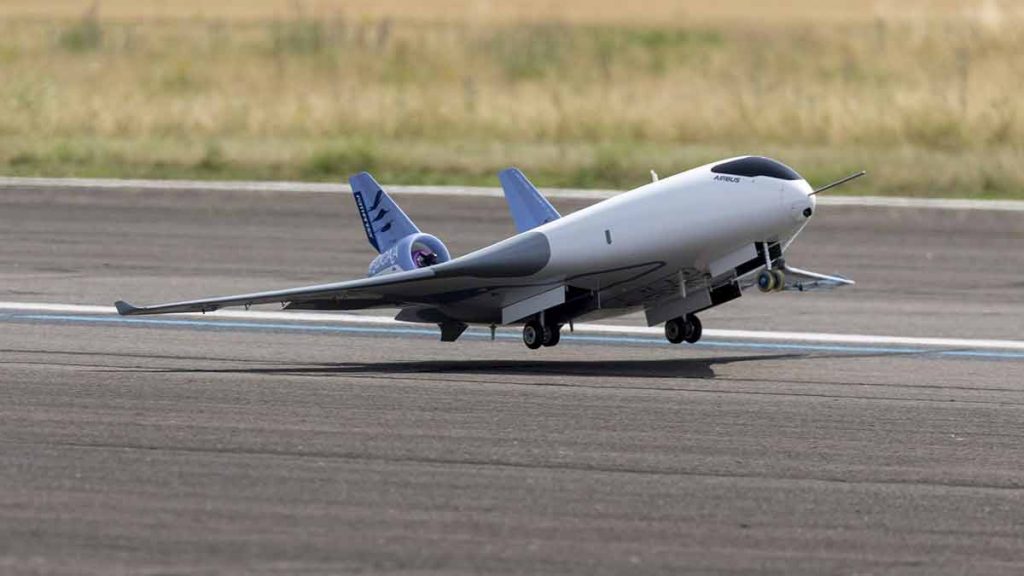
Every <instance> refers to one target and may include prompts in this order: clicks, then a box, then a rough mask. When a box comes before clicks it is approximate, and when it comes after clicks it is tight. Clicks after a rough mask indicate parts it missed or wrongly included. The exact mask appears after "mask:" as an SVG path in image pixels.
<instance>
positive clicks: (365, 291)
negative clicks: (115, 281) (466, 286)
mask: <svg viewBox="0 0 1024 576" xmlns="http://www.w3.org/2000/svg"><path fill="white" fill-rule="evenodd" d="M433 277H434V273H433V271H432V270H430V269H429V268H421V269H419V270H411V271H408V272H399V273H396V274H388V275H386V276H378V277H374V278H364V279H359V280H350V281H347V282H335V283H331V284H318V285H314V286H302V287H299V288H289V289H285V290H273V291H269V292H253V293H251V294H237V295H234V296H224V297H219V298H204V299H200V300H186V301H184V302H173V303H170V304H159V305H157V306H139V307H136V306H132V305H131V304H129V303H127V302H125V301H123V300H118V301H117V302H115V303H114V306H115V307H116V308H117V311H118V313H119V314H121V315H122V316H135V315H140V314H174V313H179V312H213V311H214V310H219V309H220V308H227V307H231V306H246V307H248V306H252V305H254V304H269V303H274V302H279V303H281V304H288V303H291V302H304V301H311V300H329V299H335V298H336V299H339V300H340V299H345V298H347V297H357V298H359V299H361V300H363V301H365V300H384V301H389V300H387V296H389V295H393V294H394V293H395V292H400V291H401V290H400V289H399V288H398V287H400V286H403V285H407V284H410V283H416V282H422V281H423V280H425V279H429V278H433ZM382 303H383V302H382Z"/></svg>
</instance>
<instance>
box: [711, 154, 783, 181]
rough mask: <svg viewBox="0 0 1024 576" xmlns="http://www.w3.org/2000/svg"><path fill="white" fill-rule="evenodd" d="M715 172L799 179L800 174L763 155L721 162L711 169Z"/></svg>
mask: <svg viewBox="0 0 1024 576" xmlns="http://www.w3.org/2000/svg"><path fill="white" fill-rule="evenodd" d="M711 171H712V172H714V173H715V174H729V175H731V176H746V177H747V178H753V177H755V176H768V177H771V178H778V179H780V180H799V179H800V175H799V174H797V173H796V172H794V171H793V169H792V168H790V167H789V166H786V165H785V164H783V163H782V162H776V161H775V160H772V159H771V158H765V157H764V156H747V157H746V158H740V159H739V160H730V161H729V162H723V163H721V164H718V165H717V166H715V167H714V168H712V169H711Z"/></svg>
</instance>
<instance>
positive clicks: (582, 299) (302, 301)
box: [115, 156, 864, 349]
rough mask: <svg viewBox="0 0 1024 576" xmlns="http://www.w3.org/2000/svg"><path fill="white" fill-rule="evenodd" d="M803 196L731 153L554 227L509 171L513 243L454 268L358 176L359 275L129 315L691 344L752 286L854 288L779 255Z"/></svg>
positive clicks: (804, 209)
mask: <svg viewBox="0 0 1024 576" xmlns="http://www.w3.org/2000/svg"><path fill="white" fill-rule="evenodd" d="M863 175H864V172H863V171H862V172H859V173H856V174H852V175H850V176H847V177H846V178H843V179H841V180H838V181H836V182H833V183H831V184H828V185H826V186H823V187H821V188H818V189H813V188H812V187H811V185H810V184H808V182H807V181H806V180H805V179H804V178H803V177H801V176H800V175H799V174H798V173H796V172H795V171H794V170H793V169H792V168H790V167H788V166H786V165H785V164H783V163H781V162H778V161H776V160H773V159H770V158H766V157H762V156H740V157H736V158H729V159H726V160H722V161H719V162H713V163H711V164H706V165H704V166H700V167H697V168H693V169H690V170H687V171H685V172H681V173H679V174H676V175H674V176H671V177H667V178H658V176H657V174H655V173H654V172H653V171H652V172H651V176H652V181H651V182H650V183H647V184H645V185H643V186H640V187H638V188H635V189H633V190H630V191H628V192H625V193H622V194H619V195H616V196H614V197H612V198H609V199H607V200H604V201H601V202H599V203H597V204H594V205H592V206H589V207H587V208H584V209H581V210H579V211H577V212H574V213H572V214H569V215H567V216H562V215H560V214H559V213H558V211H557V210H555V208H554V207H553V206H552V205H551V204H550V203H549V202H548V201H547V200H546V199H545V198H544V197H543V196H542V195H541V193H540V192H539V191H538V190H537V188H536V187H535V186H534V185H533V184H532V183H531V182H530V181H529V179H527V178H526V176H525V175H524V174H523V173H522V172H521V171H519V170H518V169H516V168H510V169H508V170H505V171H503V172H501V173H500V174H499V180H500V182H501V185H502V189H503V191H504V194H505V198H506V201H507V203H508V207H509V210H510V212H511V215H512V219H513V221H514V223H515V226H516V231H517V233H516V234H515V235H514V236H512V237H510V238H507V239H505V240H502V241H500V242H497V243H495V244H492V245H490V246H487V247H484V248H481V249H479V250H476V251H474V252H471V253H469V254H466V255H464V256H459V257H457V258H453V257H452V256H451V254H450V253H449V251H448V249H447V248H446V247H445V245H444V243H443V242H442V241H441V240H440V239H439V238H437V237H436V236H433V235H431V234H427V233H424V232H422V231H420V229H419V228H418V227H417V226H416V224H414V223H413V221H412V220H411V219H410V218H409V217H408V216H407V215H406V214H405V212H403V211H402V209H401V208H400V207H399V206H398V204H397V203H396V202H395V201H394V200H393V199H392V198H391V196H389V195H388V194H387V193H386V192H384V190H383V188H381V186H380V185H379V184H378V183H377V181H376V180H374V178H373V176H371V175H370V174H369V173H367V172H362V173H359V174H356V175H354V176H352V177H351V178H350V179H349V183H350V185H351V188H352V194H353V197H354V199H355V203H356V207H357V209H358V211H359V215H360V218H361V219H362V223H363V227H364V229H365V232H366V237H367V240H368V241H369V243H370V245H371V246H372V247H373V248H374V250H376V251H377V252H378V255H377V256H376V257H375V258H374V259H373V260H372V261H371V262H370V265H369V269H368V274H367V277H366V278H363V279H357V280H349V281H344V282H336V283H329V284H319V285H314V286H303V287H299V288H290V289H286V290H275V291H269V292H256V293H251V294H240V295H236V296H227V297H220V298H208V299H201V300H190V301H184V302H176V303H171V304H161V305H157V306H147V307H136V306H132V305H131V304H128V303H127V302H124V301H118V302H116V303H115V307H116V308H117V311H118V313H120V314H121V315H127V316H133V315H141V314H166V313H180V312H203V313H205V312H211V311H214V310H218V309H220V308H224V307H228V306H244V307H245V308H246V309H248V308H249V307H250V306H252V305H256V304H266V303H280V304H281V305H282V306H283V307H284V309H286V310H361V309H367V308H397V309H398V310H399V311H398V314H397V315H396V316H395V319H396V320H400V321H404V322H418V323H431V324H437V325H438V327H439V328H440V336H441V340H442V341H444V342H454V341H456V340H457V339H458V338H459V336H460V335H462V333H463V332H464V331H465V330H466V328H467V327H468V325H470V324H482V325H487V326H490V328H491V337H492V338H493V337H494V330H495V327H496V326H498V325H520V324H521V325H522V335H523V343H524V344H526V346H527V347H528V348H530V349H538V348H541V347H552V346H556V345H557V344H558V343H559V341H560V338H561V330H562V328H563V326H565V325H569V328H570V330H572V329H573V327H574V326H573V324H574V323H575V322H578V321H581V320H596V319H601V318H607V317H611V316H618V315H623V314H627V313H631V312H637V311H642V312H643V313H644V317H645V319H646V322H647V324H648V326H655V325H657V324H661V323H664V327H665V338H666V339H667V340H668V341H669V342H672V343H676V344H678V343H681V342H684V341H685V342H688V343H695V342H697V341H699V340H700V338H701V335H702V332H703V328H702V324H701V321H700V319H699V318H698V317H697V313H699V312H702V311H704V310H707V309H709V308H712V307H715V306H720V305H722V304H725V303H726V302H730V301H732V300H735V299H737V298H739V297H740V296H742V294H743V292H744V291H746V290H748V289H750V288H752V287H753V286H757V287H758V289H760V290H761V291H763V292H777V291H781V290H796V291H810V290H816V289H823V288H835V287H838V286H844V285H852V284H854V282H853V281H852V280H849V279H847V278H844V277H842V276H830V275H826V274H818V273H814V272H809V271H806V270H801V269H798V268H793V267H790V266H789V265H788V264H787V263H786V261H785V258H784V257H783V255H784V253H785V252H786V250H787V249H788V248H789V246H790V245H791V244H792V243H793V241H794V239H795V238H796V237H797V235H798V234H799V233H800V231H801V230H803V229H804V227H805V226H807V224H808V222H809V221H810V219H811V217H812V216H813V214H814V212H815V207H816V203H815V195H816V194H818V193H820V192H823V191H825V190H828V189H830V188H833V187H835V186H839V185H841V184H844V183H846V182H848V181H850V180H853V179H854V178H857V177H859V176H863Z"/></svg>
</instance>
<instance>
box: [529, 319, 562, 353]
mask: <svg viewBox="0 0 1024 576" xmlns="http://www.w3.org/2000/svg"><path fill="white" fill-rule="evenodd" d="M561 339H562V326H561V324H550V325H548V326H541V324H540V321H539V320H536V319H534V320H528V321H527V322H526V324H524V325H523V344H526V347H527V348H529V349H530V350H536V349H537V348H540V347H541V346H548V347H550V346H558V342H559V341H560V340H561Z"/></svg>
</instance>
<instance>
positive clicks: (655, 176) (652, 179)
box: [651, 169, 658, 182]
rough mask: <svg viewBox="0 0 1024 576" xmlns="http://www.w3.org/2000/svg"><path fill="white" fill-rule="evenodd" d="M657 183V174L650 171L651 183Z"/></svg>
mask: <svg viewBox="0 0 1024 576" xmlns="http://www.w3.org/2000/svg"><path fill="white" fill-rule="evenodd" d="M657 181H658V173H657V172H655V171H654V170H653V169H652V170H651V182H657Z"/></svg>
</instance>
